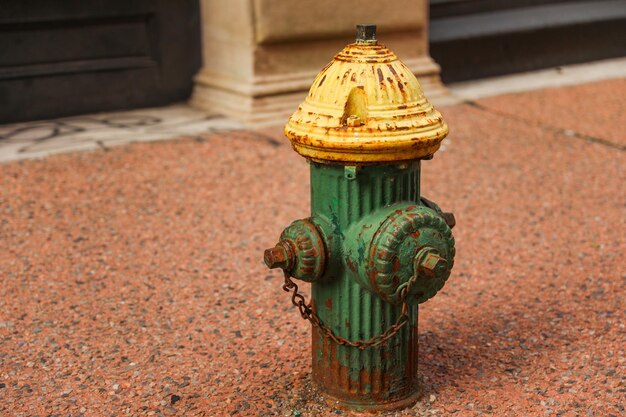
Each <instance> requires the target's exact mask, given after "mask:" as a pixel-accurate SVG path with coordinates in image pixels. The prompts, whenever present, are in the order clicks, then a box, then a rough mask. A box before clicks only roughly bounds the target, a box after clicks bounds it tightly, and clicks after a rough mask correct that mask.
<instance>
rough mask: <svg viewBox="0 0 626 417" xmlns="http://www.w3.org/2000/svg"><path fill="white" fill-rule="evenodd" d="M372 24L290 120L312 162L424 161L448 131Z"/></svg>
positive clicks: (296, 143) (294, 137) (289, 129)
mask: <svg viewBox="0 0 626 417" xmlns="http://www.w3.org/2000/svg"><path fill="white" fill-rule="evenodd" d="M372 27H373V25H359V26H357V30H358V36H357V41H356V43H353V44H350V45H348V46H346V47H345V48H344V49H343V50H342V51H341V52H339V53H338V54H337V55H336V56H335V57H334V58H333V60H332V61H331V62H330V63H329V64H328V65H327V66H326V67H325V68H324V69H323V70H322V71H321V72H320V73H319V74H318V75H317V77H316V78H315V81H314V82H313V85H312V86H311V89H310V90H309V94H308V96H307V97H306V99H305V100H304V102H303V103H302V104H301V105H300V106H299V107H298V110H297V111H296V112H295V113H294V114H293V115H292V116H291V117H290V118H289V121H288V122H287V125H286V126H285V135H286V136H287V137H288V138H289V140H291V144H292V146H293V148H294V150H295V151H296V152H298V153H299V154H300V155H302V156H304V157H305V158H308V159H310V160H313V161H316V162H321V163H345V164H354V165H365V164H377V163H388V162H394V161H406V160H412V159H420V158H424V157H427V156H429V155H432V154H433V153H435V152H436V151H437V149H439V145H440V144H441V141H442V140H443V138H444V137H445V136H446V135H447V134H448V126H447V124H446V123H445V122H444V121H443V118H442V117H441V114H440V113H439V112H438V111H437V110H435V109H434V108H433V106H432V105H431V104H430V103H429V102H428V100H426V97H424V93H423V92H422V88H421V87H420V85H419V82H418V81H417V78H415V76H414V75H413V73H412V72H411V71H410V70H409V69H408V68H407V67H406V65H404V64H403V63H402V62H401V61H400V60H399V59H398V57H397V56H396V55H395V54H394V53H393V52H391V51H390V50H389V49H387V48H386V47H385V46H384V45H380V44H378V43H377V41H376V40H375V31H374V30H373V29H372ZM373 28H374V29H375V27H373Z"/></svg>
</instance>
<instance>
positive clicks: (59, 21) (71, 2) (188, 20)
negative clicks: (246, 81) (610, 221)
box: [0, 0, 201, 123]
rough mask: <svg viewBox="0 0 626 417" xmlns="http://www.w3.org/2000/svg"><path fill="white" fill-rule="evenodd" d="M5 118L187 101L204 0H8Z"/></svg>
mask: <svg viewBox="0 0 626 417" xmlns="http://www.w3.org/2000/svg"><path fill="white" fill-rule="evenodd" d="M0 51H2V52H1V53H0V122H2V123H6V122H15V121H26V120H35V119H44V118H52V117H59V116H68V115H74V114H83V113H90V112H96V111H105V110H118V109H129V108H137V107H145V106H158V105H165V104H168V103H172V102H176V101H181V100H185V99H187V98H188V97H189V95H190V93H191V88H192V77H193V75H194V74H195V73H196V72H197V71H198V69H199V68H200V65H201V57H200V17H199V5H198V0H132V1H129V0H90V1H85V0H63V1H50V0H3V1H2V6H1V7H0Z"/></svg>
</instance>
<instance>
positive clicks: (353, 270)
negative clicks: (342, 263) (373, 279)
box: [346, 257, 356, 272]
mask: <svg viewBox="0 0 626 417" xmlns="http://www.w3.org/2000/svg"><path fill="white" fill-rule="evenodd" d="M346 265H348V268H350V270H351V271H352V272H356V265H354V262H352V259H350V258H349V257H346Z"/></svg>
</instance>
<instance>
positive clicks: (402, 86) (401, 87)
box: [398, 81, 404, 91]
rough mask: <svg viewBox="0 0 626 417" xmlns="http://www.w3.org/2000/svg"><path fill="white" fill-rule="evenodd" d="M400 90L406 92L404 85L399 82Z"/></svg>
mask: <svg viewBox="0 0 626 417" xmlns="http://www.w3.org/2000/svg"><path fill="white" fill-rule="evenodd" d="M398 88H400V90H402V91H404V84H402V83H401V82H400V81H398Z"/></svg>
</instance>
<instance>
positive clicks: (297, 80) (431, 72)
mask: <svg viewBox="0 0 626 417" xmlns="http://www.w3.org/2000/svg"><path fill="white" fill-rule="evenodd" d="M403 62H404V63H405V64H406V65H407V66H408V67H409V68H410V69H411V71H412V72H413V73H414V74H415V75H416V76H417V79H418V80H419V82H420V84H421V86H422V89H423V90H424V93H425V94H426V97H427V98H428V99H429V100H430V101H431V102H432V103H434V104H435V105H445V104H448V102H449V101H451V100H452V98H451V96H450V94H449V93H448V90H447V89H446V88H445V87H444V86H443V84H442V83H441V79H440V78H439V71H440V69H439V66H438V65H437V64H436V63H435V62H434V61H433V60H432V59H431V58H430V57H421V58H414V59H407V60H404V61H403ZM316 75H317V71H315V72H301V73H296V74H289V75H281V76H271V77H256V78H255V79H254V82H252V83H247V84H246V83H241V82H236V81H235V80H229V79H225V78H219V77H215V76H211V75H210V74H206V73H202V72H201V73H200V74H198V76H197V77H196V85H195V88H194V92H193V95H192V98H191V105H193V106H194V107H197V108H200V109H202V110H205V111H207V112H209V113H217V114H221V115H225V116H229V117H232V118H235V119H237V120H240V121H241V122H243V123H244V124H246V125H248V126H250V127H262V126H278V125H281V124H284V123H285V122H286V121H287V118H288V117H289V116H291V114H292V113H293V112H294V111H295V110H296V109H297V108H298V105H299V104H300V103H301V102H302V101H303V100H304V98H305V96H306V93H307V92H308V89H309V87H310V85H311V83H312V82H313V80H314V79H315V76H316Z"/></svg>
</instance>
